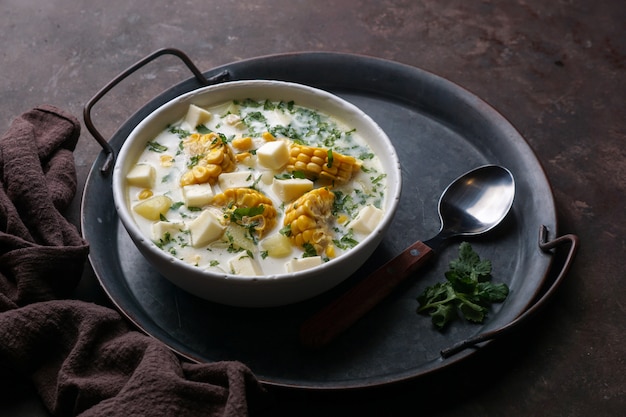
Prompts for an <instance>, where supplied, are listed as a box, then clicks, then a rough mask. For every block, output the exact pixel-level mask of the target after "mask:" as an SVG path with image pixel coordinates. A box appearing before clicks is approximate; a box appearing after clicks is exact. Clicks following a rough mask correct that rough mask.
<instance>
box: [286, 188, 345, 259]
mask: <svg viewBox="0 0 626 417" xmlns="http://www.w3.org/2000/svg"><path fill="white" fill-rule="evenodd" d="M334 202H335V194H334V193H332V192H331V191H329V190H328V188H325V187H324V188H316V189H314V190H311V191H309V192H307V193H305V194H303V195H302V196H300V197H299V198H298V199H297V200H295V201H294V202H292V203H291V204H290V205H289V206H287V209H286V210H285V218H284V220H283V223H284V225H285V226H288V227H289V228H290V235H289V238H290V239H291V243H292V244H293V245H295V246H297V247H300V248H303V249H305V250H306V246H307V245H312V246H313V248H315V251H316V253H317V254H318V255H326V256H328V257H333V256H334V254H335V250H334V246H333V244H332V241H333V236H332V232H331V229H330V217H331V216H332V209H333V204H334Z"/></svg>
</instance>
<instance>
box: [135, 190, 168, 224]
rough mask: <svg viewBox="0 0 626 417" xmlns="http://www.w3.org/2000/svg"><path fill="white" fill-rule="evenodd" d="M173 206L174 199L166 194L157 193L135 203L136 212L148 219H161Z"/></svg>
mask: <svg viewBox="0 0 626 417" xmlns="http://www.w3.org/2000/svg"><path fill="white" fill-rule="evenodd" d="M171 206H172V199H171V198H169V197H168V196H166V195H157V196H154V197H151V198H148V199H147V200H143V201H142V202H140V203H137V204H135V206H134V207H133V210H135V213H137V214H139V215H140V216H142V217H144V218H146V219H148V220H159V219H161V218H163V217H164V216H165V213H167V212H168V211H169V209H170V207H171Z"/></svg>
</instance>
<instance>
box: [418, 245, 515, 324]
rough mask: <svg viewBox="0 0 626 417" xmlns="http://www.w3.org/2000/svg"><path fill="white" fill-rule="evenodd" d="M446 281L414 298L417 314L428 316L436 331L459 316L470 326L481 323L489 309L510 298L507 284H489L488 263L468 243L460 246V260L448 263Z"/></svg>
mask: <svg viewBox="0 0 626 417" xmlns="http://www.w3.org/2000/svg"><path fill="white" fill-rule="evenodd" d="M445 277H446V281H445V282H439V283H437V284H435V285H433V286H430V287H427V288H426V289H425V290H424V291H423V292H422V294H420V296H419V297H418V298H417V301H418V302H419V304H420V307H419V308H418V309H417V312H418V313H428V314H429V315H430V316H431V318H432V322H433V324H434V325H435V327H437V328H438V329H439V330H442V329H444V328H445V327H446V325H447V324H449V323H450V322H451V321H452V320H454V319H455V318H456V317H458V315H459V313H460V314H461V315H462V316H463V317H464V318H465V319H466V320H468V321H470V322H473V323H482V322H483V321H484V320H485V317H486V316H487V312H488V307H489V306H490V305H491V304H492V303H500V302H503V301H504V300H505V299H506V297H507V296H508V294H509V287H508V286H507V285H506V284H502V283H500V284H494V283H491V282H490V279H491V261H489V260H481V259H480V257H479V256H478V254H477V253H476V252H474V250H473V249H472V247H471V246H470V244H469V243H467V242H463V243H461V245H460V246H459V257H458V258H457V259H454V260H453V261H451V262H450V265H449V270H448V271H447V272H446V273H445Z"/></svg>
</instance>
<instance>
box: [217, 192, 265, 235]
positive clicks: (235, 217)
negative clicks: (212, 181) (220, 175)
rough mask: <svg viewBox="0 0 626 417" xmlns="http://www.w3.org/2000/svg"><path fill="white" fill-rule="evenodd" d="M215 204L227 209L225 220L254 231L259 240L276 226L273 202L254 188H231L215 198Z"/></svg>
mask: <svg viewBox="0 0 626 417" xmlns="http://www.w3.org/2000/svg"><path fill="white" fill-rule="evenodd" d="M213 204H215V205H217V206H222V207H225V211H224V218H225V219H227V220H229V221H230V222H232V223H235V224H238V225H240V226H243V227H245V228H247V229H248V230H250V232H253V231H254V232H255V233H256V235H257V236H258V237H259V238H261V237H263V233H264V232H265V231H266V230H270V229H272V228H273V227H274V225H275V224H276V209H275V208H274V204H273V203H272V200H270V199H269V198H268V197H267V196H266V195H264V194H262V193H260V192H259V191H257V190H255V189H253V188H229V189H227V190H226V191H224V192H223V193H221V194H217V195H216V196H215V197H213Z"/></svg>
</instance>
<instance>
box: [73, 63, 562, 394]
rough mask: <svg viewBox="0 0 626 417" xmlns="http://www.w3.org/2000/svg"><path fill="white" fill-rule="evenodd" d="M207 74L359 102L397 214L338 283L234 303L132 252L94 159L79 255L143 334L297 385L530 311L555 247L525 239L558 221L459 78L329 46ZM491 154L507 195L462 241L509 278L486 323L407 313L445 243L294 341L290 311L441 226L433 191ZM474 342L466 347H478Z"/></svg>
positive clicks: (373, 367)
mask: <svg viewBox="0 0 626 417" xmlns="http://www.w3.org/2000/svg"><path fill="white" fill-rule="evenodd" d="M203 75H204V76H206V77H207V78H227V79H228V80H242V79H276V80H284V81H292V82H299V83H303V84H308V85H311V86H314V87H318V88H321V89H325V90H328V91H331V92H333V93H335V94H337V95H339V96H340V97H343V98H344V99H346V100H348V101H350V102H352V103H354V104H355V105H357V106H358V107H360V108H361V109H363V110H364V111H365V112H366V113H368V114H369V115H370V116H371V117H372V118H373V119H374V120H375V121H376V122H377V123H379V125H380V126H381V127H382V128H383V129H384V130H385V132H386V133H387V134H388V136H389V137H390V138H391V140H392V142H393V144H394V146H395V147H396V149H397V151H398V153H399V155H400V159H401V164H402V174H403V192H402V198H401V202H400V207H399V210H398V213H397V215H396V217H395V219H394V221H393V224H392V226H391V228H390V230H389V232H388V233H387V235H386V237H385V238H384V240H383V242H382V244H381V245H380V247H379V248H378V249H377V250H376V251H375V253H374V254H373V256H372V257H371V258H370V259H369V260H368V261H367V263H366V264H365V265H364V266H363V267H362V268H361V269H360V270H359V271H358V272H357V273H355V274H354V275H353V276H352V277H350V278H349V279H348V280H346V281H345V282H344V283H343V284H341V285H340V286H338V287H337V288H335V289H333V290H331V291H329V292H327V293H325V294H322V295H321V296H318V297H316V298H314V299H311V300H308V301H305V302H301V303H298V304H295V305H290V306H285V307H278V308H267V309H246V308H234V307H228V306H223V305H218V304H214V303H210V302H208V301H204V300H202V299H199V298H197V297H195V296H193V295H190V294H188V293H186V292H184V291H182V290H180V289H178V288H177V287H175V286H174V285H173V284H171V283H170V282H169V281H167V280H166V279H165V278H163V277H162V276H160V275H159V274H158V273H157V272H156V271H155V270H154V269H153V268H152V267H151V266H150V265H149V264H148V263H147V261H145V260H144V259H143V257H142V256H141V255H140V253H139V252H138V250H137V249H136V248H135V246H134V245H133V243H132V242H131V241H130V238H129V237H128V236H127V234H126V232H125V230H124V228H123V226H122V225H121V223H120V222H119V219H118V217H117V214H116V211H115V208H114V206H113V202H112V193H111V178H110V175H107V174H106V173H102V172H100V171H101V170H100V168H101V167H102V165H103V164H104V162H105V159H106V158H107V155H106V153H105V152H102V153H101V154H100V155H99V156H98V157H97V159H96V161H95V162H94V165H93V167H92V169H91V172H90V174H89V177H88V179H87V184H86V187H85V190H84V195H83V202H82V231H83V235H84V237H85V238H86V239H87V240H88V241H89V243H90V246H91V254H90V262H91V264H92V266H93V269H94V271H95V274H96V276H97V277H98V280H99V281H100V284H101V285H102V287H103V288H104V290H105V292H106V293H107V295H108V296H109V297H110V299H111V300H112V302H113V303H114V304H115V305H116V307H117V308H118V309H119V310H120V311H121V312H122V313H123V314H124V315H125V316H126V317H127V318H128V319H130V320H131V321H132V322H133V323H134V324H135V325H136V326H137V327H138V328H140V329H141V330H143V331H144V332H145V333H147V334H149V335H152V336H154V337H155V338H157V339H160V340H161V341H163V342H164V343H165V344H166V345H167V346H169V347H170V348H171V349H172V350H173V351H175V352H177V353H178V354H180V355H182V356H183V357H185V358H187V359H190V360H192V361H199V362H215V361H222V360H237V361H241V362H243V363H245V364H246V365H248V366H249V367H250V368H251V369H252V371H253V372H254V373H255V374H256V375H257V377H258V378H259V379H260V380H261V382H263V383H266V384H270V385H276V386H283V387H294V388H304V389H331V390H332V389H347V388H362V387H370V386H380V385H383V384H388V383H392V382H398V381H403V380H407V379H412V378H417V377H420V376H423V375H425V374H428V373H430V372H433V371H436V370H438V369H442V368H444V367H447V366H449V365H451V364H453V363H456V362H458V361H461V360H464V359H466V358H468V357H470V356H471V355H472V354H473V353H474V352H475V351H476V350H475V349H465V350H462V351H461V352H458V353H457V354H455V355H452V356H450V357H448V358H444V357H442V356H441V355H440V351H441V350H442V349H445V348H448V347H450V346H451V345H454V344H455V343H458V342H459V341H462V340H465V339H467V338H470V337H472V336H476V335H479V334H481V333H483V332H489V331H492V330H494V329H498V328H499V327H502V326H506V325H507V324H509V323H511V322H512V321H514V320H515V319H516V317H518V316H519V315H520V314H521V313H523V312H524V311H525V310H526V309H528V308H529V307H530V306H531V305H532V303H533V301H534V300H535V298H536V297H537V295H538V294H539V292H540V290H541V288H542V287H543V286H544V284H545V283H544V281H545V280H546V276H547V274H548V271H549V270H550V267H551V264H552V258H553V255H552V254H551V253H548V252H546V251H542V250H541V249H540V247H539V245H538V244H537V241H538V232H539V230H540V229H541V228H542V227H545V228H546V230H547V231H548V232H549V233H550V234H555V233H556V232H557V231H556V229H557V219H556V212H555V206H554V202H553V196H552V191H551V188H550V185H549V182H548V180H547V178H546V175H545V173H544V171H543V169H542V167H541V166H540V164H539V162H538V160H537V158H536V157H535V155H534V153H533V151H532V150H531V148H530V147H529V146H528V144H527V143H526V142H525V140H524V139H523V138H522V137H521V136H520V134H519V133H518V132H517V131H516V130H515V128H514V127H513V126H512V125H511V124H510V123H509V122H508V121H507V120H506V119H505V118H504V117H503V116H502V115H500V114H499V113H498V112H497V111H495V110H494V109H493V108H491V107H490V106H489V105H488V104H486V103H485V102H484V101H482V100H481V99H479V98H478V97H476V96H475V95H473V94H472V93H470V92H468V91H466V90H465V89H463V88H462V87H460V86H458V85H456V84H454V83H452V82H450V81H448V80H445V79H443V78H441V77H438V76H436V75H434V74H431V73H429V72H426V71H423V70H420V69H418V68H415V67H410V66H406V65H403V64H399V63H396V62H391V61H387V60H383V59H378V58H372V57H366V56H360V55H350V54H338V53H324V52H316V53H306V52H305V53H293V54H283V55H273V56H266V57H260V58H255V59H249V60H244V61H239V62H235V63H232V64H228V65H224V66H221V67H219V68H214V69H212V70H210V71H207V72H205V73H203ZM199 87H201V83H199V81H198V79H197V77H194V78H190V79H188V80H186V81H183V82H181V83H180V84H177V85H175V86H173V87H171V88H170V89H169V90H166V91H165V92H164V93H162V94H161V95H159V96H158V97H156V98H155V99H153V100H152V101H150V102H149V103H147V104H146V105H145V106H144V107H143V108H141V109H140V110H139V111H137V112H136V113H135V114H134V115H132V116H131V117H130V118H129V119H128V121H127V122H125V124H123V125H122V126H121V127H120V128H119V130H118V131H117V132H116V133H115V134H114V136H113V137H112V138H111V139H110V141H109V142H108V143H109V146H110V148H111V150H112V151H113V152H115V151H117V150H119V148H120V147H121V145H122V143H123V141H124V138H125V137H126V136H127V135H128V133H129V132H130V131H131V130H132V129H133V128H134V127H135V126H136V125H137V124H138V123H139V122H140V121H141V120H142V119H143V118H144V117H145V116H147V115H148V114H149V113H150V112H152V111H153V110H155V109H156V108H157V107H158V106H160V105H162V104H164V103H165V102H167V101H169V100H170V99H173V98H175V97H177V96H179V95H181V94H184V93H186V92H188V91H191V90H194V89H196V88H199ZM484 164H500V165H503V166H505V167H507V168H508V169H509V170H511V172H512V173H513V175H514V177H515V181H516V197H515V202H514V205H513V209H512V212H511V213H510V215H509V216H508V218H507V220H506V221H505V223H504V224H503V225H501V226H500V227H499V228H497V229H496V231H494V232H491V233H490V234H488V235H486V236H483V237H480V238H478V239H473V240H470V243H471V244H472V246H473V247H474V249H475V250H476V251H477V252H478V253H479V254H480V256H481V257H483V258H486V259H490V260H492V262H493V275H494V280H497V281H499V282H505V283H507V284H508V285H509V287H510V295H509V297H508V299H507V300H506V301H505V302H504V303H503V304H501V305H495V306H494V308H493V310H492V311H491V312H490V314H489V317H488V319H487V321H486V322H485V324H484V325H476V324H469V323H465V322H461V321H459V322H456V323H454V324H453V325H452V326H451V327H450V328H449V329H448V330H447V331H445V332H439V331H437V330H435V329H434V328H433V326H432V324H431V322H430V319H429V317H428V316H424V315H418V314H416V308H417V306H418V304H417V301H416V297H417V296H418V295H419V293H420V292H421V291H422V290H423V289H424V288H425V287H426V286H428V285H432V284H433V283H435V282H438V281H441V280H442V279H443V274H444V272H445V270H446V269H447V266H448V262H449V261H450V260H451V259H452V258H453V257H456V255H457V253H458V243H459V242H460V241H452V242H451V244H449V245H448V246H447V248H446V249H444V250H442V251H441V253H440V254H439V256H438V257H437V258H436V259H435V260H434V262H432V263H431V264H430V265H429V266H428V267H426V268H424V269H422V270H421V271H419V272H418V273H417V274H416V276H415V277H414V278H413V279H411V280H410V281H409V283H408V284H405V285H404V286H403V287H401V288H399V289H398V290H397V291H396V292H395V293H394V294H393V295H392V296H391V297H390V298H389V299H387V300H386V301H385V302H384V303H383V304H381V305H379V306H378V307H377V308H376V309H375V310H373V311H372V312H371V313H369V314H368V315H367V316H365V317H364V318H363V319H362V320H360V321H359V322H358V323H356V325H355V326H354V327H353V328H351V329H349V330H348V331H347V332H346V333H345V334H343V335H342V336H341V337H340V338H339V339H337V340H336V341H335V342H334V344H332V345H330V346H328V347H327V348H325V349H323V350H319V351H307V350H305V349H303V348H302V347H301V346H300V345H299V343H298V328H299V325H300V324H301V322H302V321H303V320H304V319H306V318H307V317H308V316H310V315H311V314H312V313H314V312H315V311H316V310H317V309H319V308H321V307H322V306H323V305H324V304H326V303H327V302H329V301H330V300H332V299H333V298H334V297H335V296H337V295H338V294H340V293H341V292H343V291H345V290H346V289H347V288H349V287H350V285H352V284H353V283H354V282H356V281H358V280H359V279H361V278H362V277H364V276H365V275H366V274H367V272H368V271H372V270H373V269H374V268H376V267H377V266H379V265H381V264H382V263H383V262H385V261H386V260H388V259H390V258H391V257H393V256H394V255H396V254H398V253H399V252H401V251H402V250H403V249H404V248H406V247H407V246H409V245H410V244H411V243H413V242H414V241H416V240H424V239H427V238H429V237H432V236H434V235H435V234H436V233H437V231H438V230H439V217H438V214H437V201H438V198H439V196H440V194H441V192H442V191H443V189H444V188H445V187H446V185H447V184H448V183H449V182H451V181H452V180H453V179H454V178H456V177H457V176H459V175H461V174H462V173H464V172H465V171H468V170H470V169H472V168H474V167H477V166H479V165H484ZM480 346H481V345H478V347H477V348H480Z"/></svg>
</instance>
